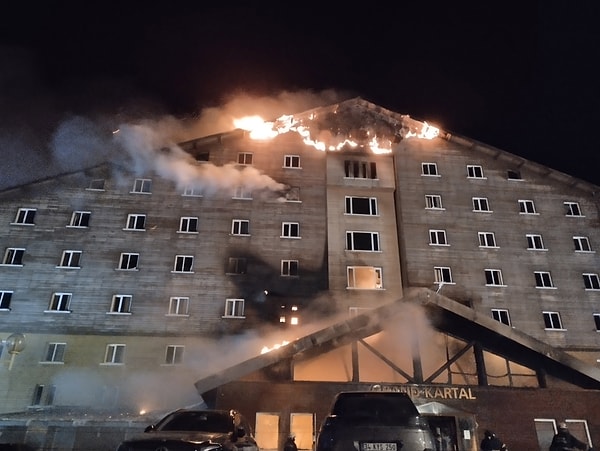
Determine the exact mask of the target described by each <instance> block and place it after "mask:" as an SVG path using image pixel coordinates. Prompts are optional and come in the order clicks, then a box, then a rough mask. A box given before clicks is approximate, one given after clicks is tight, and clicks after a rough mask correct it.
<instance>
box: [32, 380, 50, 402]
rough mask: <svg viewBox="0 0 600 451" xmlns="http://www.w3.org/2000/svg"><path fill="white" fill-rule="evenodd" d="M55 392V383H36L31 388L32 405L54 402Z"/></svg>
mask: <svg viewBox="0 0 600 451" xmlns="http://www.w3.org/2000/svg"><path fill="white" fill-rule="evenodd" d="M55 393H56V386H55V385H48V386H47V387H46V386H45V385H41V384H37V385H36V386H35V388H34V389H33V396H32V398H31V405H32V406H42V405H46V406H51V405H52V404H53V403H54V395H55Z"/></svg>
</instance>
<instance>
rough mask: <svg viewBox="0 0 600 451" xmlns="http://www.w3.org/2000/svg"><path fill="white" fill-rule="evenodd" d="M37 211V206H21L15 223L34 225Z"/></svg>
mask: <svg viewBox="0 0 600 451" xmlns="http://www.w3.org/2000/svg"><path fill="white" fill-rule="evenodd" d="M35 212H36V209H35V208H19V211H17V216H16V217H15V220H14V222H13V224H20V225H34V222H33V220H34V219H35Z"/></svg>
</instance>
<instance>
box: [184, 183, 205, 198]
mask: <svg viewBox="0 0 600 451" xmlns="http://www.w3.org/2000/svg"><path fill="white" fill-rule="evenodd" d="M182 196H189V197H202V189H201V188H200V187H198V186H193V185H186V186H185V187H184V188H183V194H182Z"/></svg>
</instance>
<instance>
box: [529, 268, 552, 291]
mask: <svg viewBox="0 0 600 451" xmlns="http://www.w3.org/2000/svg"><path fill="white" fill-rule="evenodd" d="M534 275H535V286H536V288H553V287H554V285H552V277H551V276H550V273H549V272H547V271H535V272H534Z"/></svg>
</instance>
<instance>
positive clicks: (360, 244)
mask: <svg viewBox="0 0 600 451" xmlns="http://www.w3.org/2000/svg"><path fill="white" fill-rule="evenodd" d="M346 249H347V250H349V251H379V250H380V249H379V233H377V232H346Z"/></svg>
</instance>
